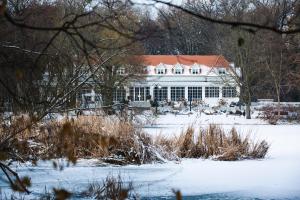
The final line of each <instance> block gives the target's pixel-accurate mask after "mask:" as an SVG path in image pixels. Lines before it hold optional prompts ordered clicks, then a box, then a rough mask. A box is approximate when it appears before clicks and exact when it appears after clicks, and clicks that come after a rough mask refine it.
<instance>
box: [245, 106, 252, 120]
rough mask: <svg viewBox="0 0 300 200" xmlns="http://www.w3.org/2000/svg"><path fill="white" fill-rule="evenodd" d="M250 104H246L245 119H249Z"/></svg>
mask: <svg viewBox="0 0 300 200" xmlns="http://www.w3.org/2000/svg"><path fill="white" fill-rule="evenodd" d="M250 106H251V103H250V104H249V103H248V102H247V104H246V119H251V109H250Z"/></svg>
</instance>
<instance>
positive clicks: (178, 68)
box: [173, 65, 183, 74]
mask: <svg viewBox="0 0 300 200" xmlns="http://www.w3.org/2000/svg"><path fill="white" fill-rule="evenodd" d="M173 72H174V74H183V67H182V66H180V65H177V66H176V67H175V68H174V69H173Z"/></svg>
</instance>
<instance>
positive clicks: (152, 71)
mask: <svg viewBox="0 0 300 200" xmlns="http://www.w3.org/2000/svg"><path fill="white" fill-rule="evenodd" d="M142 60H143V62H144V65H145V67H146V72H147V73H146V77H145V78H144V79H143V80H142V81H135V82H132V83H131V84H130V85H129V87H125V91H124V92H125V93H126V97H129V99H130V100H131V101H132V102H133V103H132V104H133V105H142V103H139V102H145V101H147V100H149V99H152V100H157V101H167V102H170V101H181V100H185V101H204V102H205V103H207V104H209V105H216V104H218V102H219V100H220V99H223V100H225V101H227V102H229V103H230V102H232V101H238V100H239V98H238V93H239V88H238V87H237V86H236V82H235V80H234V78H233V74H232V66H231V65H230V63H229V62H228V61H227V60H226V59H225V58H224V57H223V56H219V55H210V56H199V55H177V56H174V55H145V56H142ZM119 93H120V92H119ZM119 97H120V96H118V94H117V91H116V94H115V100H118V99H119Z"/></svg>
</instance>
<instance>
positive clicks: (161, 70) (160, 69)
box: [155, 67, 166, 74]
mask: <svg viewBox="0 0 300 200" xmlns="http://www.w3.org/2000/svg"><path fill="white" fill-rule="evenodd" d="M155 72H156V74H166V68H163V67H159V68H156V69H155Z"/></svg>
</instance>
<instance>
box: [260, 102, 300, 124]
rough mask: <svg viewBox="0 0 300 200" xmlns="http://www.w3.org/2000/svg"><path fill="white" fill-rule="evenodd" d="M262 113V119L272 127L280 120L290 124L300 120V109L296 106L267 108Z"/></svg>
mask: <svg viewBox="0 0 300 200" xmlns="http://www.w3.org/2000/svg"><path fill="white" fill-rule="evenodd" d="M260 111H261V114H260V118H261V119H263V120H265V121H267V122H268V123H269V124H272V125H276V124H277V123H278V121H279V120H281V121H288V122H292V121H299V120H300V109H299V108H298V107H295V106H281V107H280V109H278V108H277V107H274V106H265V107H263V108H261V109H260Z"/></svg>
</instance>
